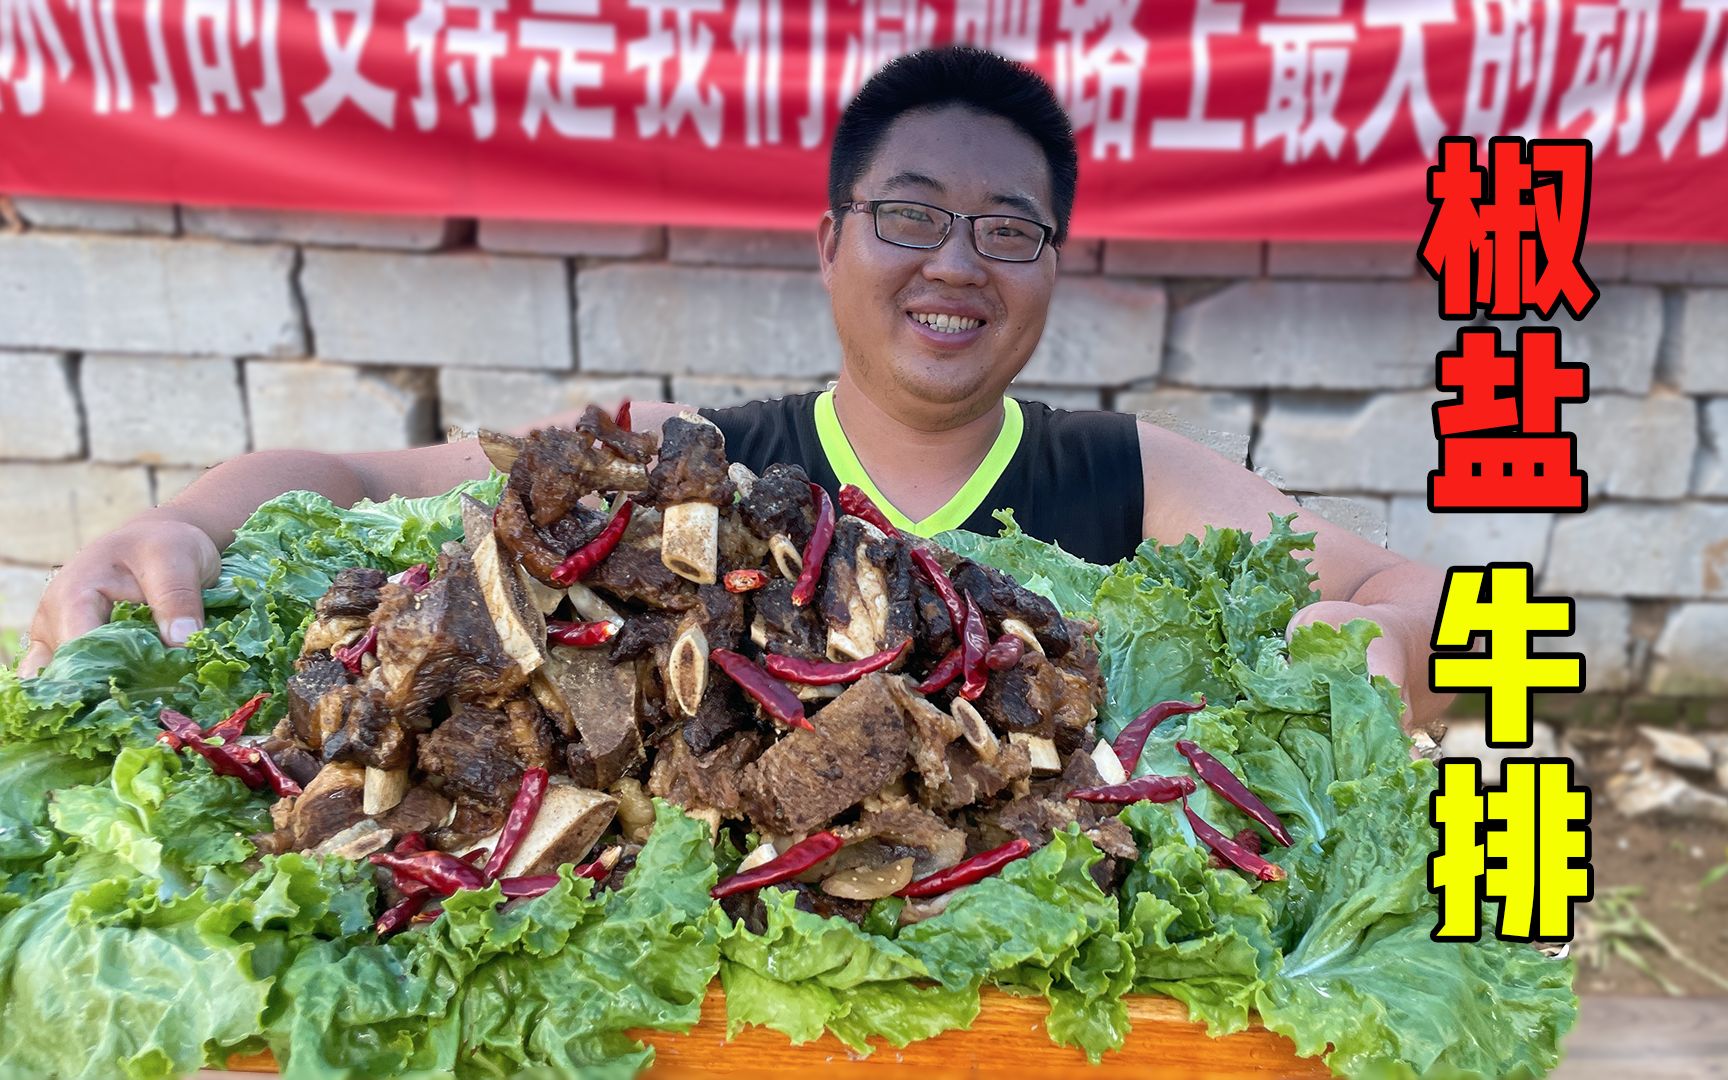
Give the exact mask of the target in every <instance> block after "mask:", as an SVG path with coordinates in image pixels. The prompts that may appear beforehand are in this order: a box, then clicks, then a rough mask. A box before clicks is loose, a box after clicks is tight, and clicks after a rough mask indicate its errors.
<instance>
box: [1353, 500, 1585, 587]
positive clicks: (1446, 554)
mask: <svg viewBox="0 0 1728 1080" xmlns="http://www.w3.org/2000/svg"><path fill="white" fill-rule="evenodd" d="M1553 524H1554V515H1553V514H1447V513H1441V514H1436V513H1433V512H1431V511H1430V510H1429V509H1428V502H1427V498H1426V496H1423V495H1400V496H1397V497H1396V498H1394V499H1393V500H1392V516H1391V521H1390V524H1389V526H1388V529H1387V534H1386V538H1387V547H1390V548H1391V549H1392V550H1393V551H1396V552H1398V554H1400V555H1404V556H1407V557H1409V558H1412V559H1415V560H1416V561H1417V562H1424V563H1427V564H1429V565H1430V566H1438V567H1441V568H1445V567H1449V566H1485V565H1487V564H1488V563H1490V562H1526V563H1529V564H1530V565H1531V566H1533V567H1535V568H1536V572H1537V573H1538V574H1540V573H1541V572H1542V567H1543V566H1544V565H1545V564H1546V562H1547V558H1548V534H1549V532H1550V530H1551V529H1552V528H1553Z"/></svg>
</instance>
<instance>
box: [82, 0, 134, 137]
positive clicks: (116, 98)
mask: <svg viewBox="0 0 1728 1080" xmlns="http://www.w3.org/2000/svg"><path fill="white" fill-rule="evenodd" d="M70 3H71V5H72V7H73V8H74V10H76V11H77V12H78V29H79V32H80V33H82V35H83V37H84V55H85V56H87V57H89V59H90V73H91V75H92V76H93V79H92V83H93V86H92V88H91V89H92V91H93V92H94V94H95V97H94V99H93V100H92V102H91V107H92V108H93V109H94V110H95V111H96V113H97V114H98V115H103V114H107V113H111V112H114V111H116V110H118V111H120V112H131V111H132V73H131V71H130V70H129V69H128V68H127V66H126V52H125V50H124V49H122V48H121V47H120V28H119V26H118V25H117V24H116V23H115V21H114V0H70Z"/></svg>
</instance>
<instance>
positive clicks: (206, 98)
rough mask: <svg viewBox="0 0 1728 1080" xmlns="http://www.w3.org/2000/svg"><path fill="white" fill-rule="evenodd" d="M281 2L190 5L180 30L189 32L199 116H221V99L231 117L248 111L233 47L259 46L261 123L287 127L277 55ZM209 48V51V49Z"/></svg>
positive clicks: (225, 0) (256, 95)
mask: <svg viewBox="0 0 1728 1080" xmlns="http://www.w3.org/2000/svg"><path fill="white" fill-rule="evenodd" d="M277 4H278V0H259V2H258V4H256V5H255V4H254V2H253V0H186V10H185V12H184V13H183V14H182V16H181V25H182V28H183V29H184V30H185V33H186V56H187V58H188V59H189V61H190V62H191V66H192V85H193V86H194V87H195V88H196V89H197V91H198V111H199V112H201V113H203V114H205V115H206V116H208V115H210V114H212V113H214V112H216V109H217V103H218V100H220V101H223V102H226V103H227V109H228V110H229V111H230V112H243V111H245V109H246V99H245V97H244V95H242V94H241V92H240V77H239V74H238V73H237V72H236V70H235V67H234V46H235V45H238V46H239V47H240V48H250V47H251V46H252V43H253V42H254V41H256V42H257V43H258V64H259V67H260V68H261V69H262V74H261V75H260V82H259V85H258V86H257V87H256V88H254V89H253V91H252V103H253V105H255V106H256V107H257V109H258V118H259V119H260V120H262V121H263V122H264V123H266V124H280V123H281V122H282V115H283V112H284V110H283V106H282V64H281V61H280V60H279V59H278V57H277V55H276V28H277V23H278V20H279V17H280V12H279V10H278V8H277ZM206 41H208V43H209V49H208V51H207V50H206V48H205V44H206Z"/></svg>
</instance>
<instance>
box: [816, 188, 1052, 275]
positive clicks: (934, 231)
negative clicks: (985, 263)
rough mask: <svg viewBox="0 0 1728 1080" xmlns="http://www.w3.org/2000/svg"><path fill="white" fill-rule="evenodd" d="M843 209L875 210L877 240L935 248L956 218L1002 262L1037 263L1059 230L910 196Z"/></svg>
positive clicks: (983, 250)
mask: <svg viewBox="0 0 1728 1080" xmlns="http://www.w3.org/2000/svg"><path fill="white" fill-rule="evenodd" d="M840 209H842V210H852V211H858V212H862V211H866V210H867V211H869V212H870V215H871V217H873V218H874V219H875V221H876V236H877V239H880V240H885V241H887V242H888V243H890V244H894V245H895V246H897V247H904V248H918V249H921V250H929V249H932V248H939V247H941V246H942V243H943V241H945V240H947V239H948V233H949V232H950V231H952V230H953V228H954V219H955V218H959V219H960V220H961V221H966V222H970V223H971V225H972V246H973V247H974V248H976V249H977V251H978V254H980V255H982V256H984V257H985V258H986V259H996V260H999V261H1001V262H1034V261H1036V260H1037V258H1038V256H1039V255H1042V254H1043V253H1044V245H1045V244H1046V243H1048V242H1049V241H1050V240H1052V239H1053V238H1054V237H1055V235H1056V230H1055V229H1053V228H1051V227H1050V226H1048V225H1046V224H1044V223H1043V222H1042V221H1033V220H1032V219H1031V218H1023V217H1013V216H1010V215H1008V214H958V213H955V212H954V211H952V210H944V209H943V208H942V207H940V206H932V205H930V204H929V203H921V202H908V201H907V200H905V199H871V200H869V201H868V202H849V203H843V204H842V205H841V207H840Z"/></svg>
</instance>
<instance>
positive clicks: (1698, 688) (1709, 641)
mask: <svg viewBox="0 0 1728 1080" xmlns="http://www.w3.org/2000/svg"><path fill="white" fill-rule="evenodd" d="M1725 656H1728V604H1680V605H1678V606H1676V607H1675V608H1674V610H1673V611H1671V612H1669V614H1668V621H1667V623H1665V624H1664V625H1663V627H1662V635H1661V636H1660V637H1658V638H1657V639H1656V650H1655V654H1654V657H1653V659H1652V661H1651V664H1650V690H1651V691H1652V692H1654V693H1657V694H1669V695H1676V696H1680V695H1684V696H1711V697H1719V696H1722V695H1725V694H1728V664H1724V663H1723V658H1724V657H1725Z"/></svg>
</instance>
